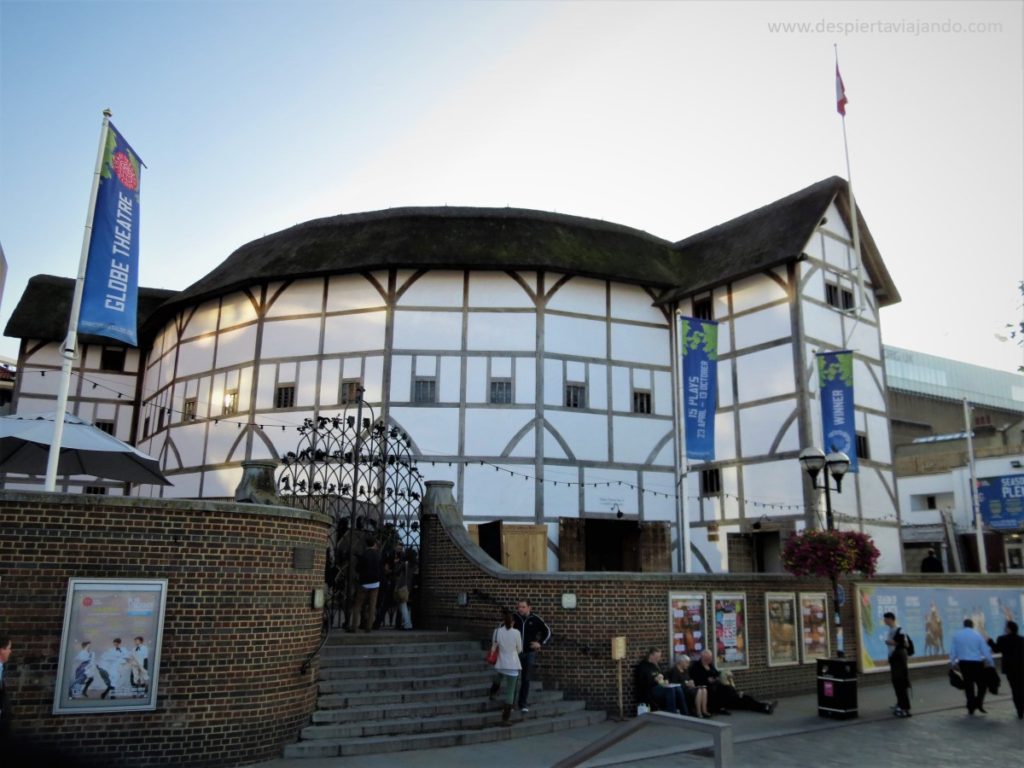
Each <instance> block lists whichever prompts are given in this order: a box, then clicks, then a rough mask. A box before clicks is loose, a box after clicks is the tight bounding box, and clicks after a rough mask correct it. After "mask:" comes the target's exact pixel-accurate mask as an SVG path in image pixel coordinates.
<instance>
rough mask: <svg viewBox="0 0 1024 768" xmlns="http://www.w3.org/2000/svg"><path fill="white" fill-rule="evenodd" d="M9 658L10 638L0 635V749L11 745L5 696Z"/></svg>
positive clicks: (9, 714) (8, 709) (9, 722)
mask: <svg viewBox="0 0 1024 768" xmlns="http://www.w3.org/2000/svg"><path fill="white" fill-rule="evenodd" d="M10 658H11V638H9V637H7V636H6V635H0V750H3V751H6V749H8V748H9V747H10V746H11V700H10V699H9V698H8V696H7V668H8V665H7V660H8V659H10ZM3 751H0V754H3Z"/></svg>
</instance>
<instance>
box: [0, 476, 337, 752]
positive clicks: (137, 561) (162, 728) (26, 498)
mask: <svg viewBox="0 0 1024 768" xmlns="http://www.w3.org/2000/svg"><path fill="white" fill-rule="evenodd" d="M327 531H328V520H327V518H325V517H323V516H321V515H317V514H313V513H307V512H301V511H298V510H294V511H293V510H289V509H283V508H281V507H261V506H256V505H244V504H226V503H217V502H190V501H160V500H151V499H121V498H107V497H102V496H83V495H63V494H43V493H17V492H0V634H8V635H10V636H11V637H12V641H13V649H14V650H13V654H12V656H11V666H10V668H9V670H8V671H7V673H5V678H6V681H7V689H8V693H9V696H10V698H11V701H12V710H13V711H14V713H15V717H16V719H15V730H16V733H18V734H19V735H21V736H23V737H26V738H28V739H31V740H32V741H33V742H35V743H37V744H40V743H42V744H46V746H47V748H49V749H56V750H61V751H65V752H68V753H69V754H71V755H73V756H74V757H75V758H76V759H79V760H84V761H87V762H89V763H91V764H100V765H105V766H118V765H124V766H170V765H174V766H212V765H218V766H225V765H233V764H239V763H246V762H253V761H256V760H260V759H268V758H272V757H276V756H279V755H280V754H281V750H282V748H283V745H284V744H285V743H289V742H292V741H295V740H296V739H297V738H298V731H299V729H300V728H301V727H302V726H305V725H306V724H307V723H308V722H309V716H310V713H311V712H312V711H313V708H314V705H315V697H316V683H315V679H316V677H315V675H316V669H315V668H314V669H312V670H311V671H309V672H307V673H306V674H304V675H303V674H300V667H301V665H302V662H303V660H304V659H305V658H306V656H307V655H308V654H309V653H310V652H311V651H313V650H314V649H315V648H316V646H317V644H318V642H319V639H320V626H321V613H320V611H319V610H313V609H312V608H311V592H312V590H313V589H315V588H319V587H321V586H322V583H323V573H324V553H325V551H326V546H327ZM295 548H305V549H308V550H311V551H312V553H313V555H314V557H313V567H312V568H311V569H302V570H297V569H296V568H294V567H293V559H292V558H293V550H294V549H295ZM72 576H74V577H89V578H97V577H102V578H124V579H139V578H147V579H150V578H164V579H167V580H168V594H167V608H166V613H165V619H164V633H163V638H162V643H161V649H160V675H159V685H158V691H157V708H156V710H155V711H152V712H120V713H101V714H74V715H54V714H51V709H52V704H53V693H54V686H55V683H56V674H57V661H58V656H59V653H60V640H61V630H62V623H63V619H64V603H65V598H66V594H67V585H68V579H69V578H70V577H72ZM150 647H151V649H152V648H153V644H150Z"/></svg>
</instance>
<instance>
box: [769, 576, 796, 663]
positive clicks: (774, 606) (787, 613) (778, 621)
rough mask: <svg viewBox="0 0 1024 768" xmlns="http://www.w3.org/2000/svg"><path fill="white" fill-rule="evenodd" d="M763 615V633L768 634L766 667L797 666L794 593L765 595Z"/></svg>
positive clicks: (770, 593)
mask: <svg viewBox="0 0 1024 768" xmlns="http://www.w3.org/2000/svg"><path fill="white" fill-rule="evenodd" d="M764 614H765V628H766V630H765V631H766V632H767V633H768V638H767V639H768V644H767V647H768V666H769V667H785V666H790V665H793V664H799V663H800V643H799V640H798V635H797V611H796V593H794V592H768V593H766V594H765V596H764Z"/></svg>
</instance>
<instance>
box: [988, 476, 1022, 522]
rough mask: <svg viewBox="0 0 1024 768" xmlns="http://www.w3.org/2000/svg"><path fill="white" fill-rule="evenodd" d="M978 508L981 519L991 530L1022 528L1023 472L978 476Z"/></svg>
mask: <svg viewBox="0 0 1024 768" xmlns="http://www.w3.org/2000/svg"><path fill="white" fill-rule="evenodd" d="M978 508H979V509H980V510H981V519H982V521H983V522H984V523H985V525H987V526H988V527H989V528H992V529H993V530H996V531H1016V530H1018V529H1021V528H1024V474H1016V475H1002V476H1001V477H983V478H980V479H979V480H978Z"/></svg>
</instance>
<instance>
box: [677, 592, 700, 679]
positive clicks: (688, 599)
mask: <svg viewBox="0 0 1024 768" xmlns="http://www.w3.org/2000/svg"><path fill="white" fill-rule="evenodd" d="M707 611H708V600H707V597H706V596H705V595H704V594H703V593H699V592H698V593H686V592H670V593H669V595H668V637H669V646H668V647H669V649H670V654H669V659H668V663H669V665H672V664H674V663H675V657H676V656H682V655H683V654H686V655H687V656H689V657H690V658H691V659H694V660H696V659H699V658H700V655H701V653H702V652H703V651H704V649H705V648H707V647H708V645H707V643H708V638H707V634H708V628H707V627H708V623H707Z"/></svg>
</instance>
